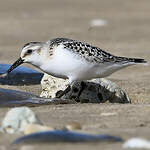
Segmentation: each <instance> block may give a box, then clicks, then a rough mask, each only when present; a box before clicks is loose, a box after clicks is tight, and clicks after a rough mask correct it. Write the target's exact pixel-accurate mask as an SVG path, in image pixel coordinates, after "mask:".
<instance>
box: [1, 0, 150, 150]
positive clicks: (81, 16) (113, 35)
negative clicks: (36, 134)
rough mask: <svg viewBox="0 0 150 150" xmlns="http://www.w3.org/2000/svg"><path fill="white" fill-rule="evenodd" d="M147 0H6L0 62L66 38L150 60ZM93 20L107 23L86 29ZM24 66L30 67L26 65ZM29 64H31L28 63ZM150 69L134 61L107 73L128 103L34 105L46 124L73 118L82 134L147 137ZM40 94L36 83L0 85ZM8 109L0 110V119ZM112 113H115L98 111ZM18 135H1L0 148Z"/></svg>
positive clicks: (85, 146)
mask: <svg viewBox="0 0 150 150" xmlns="http://www.w3.org/2000/svg"><path fill="white" fill-rule="evenodd" d="M149 6H150V1H148V0H142V1H141V0H126V1H123V0H110V1H106V0H99V1H98V0H75V1H73V0H41V1H40V0H31V1H21V0H13V1H11V0H5V1H1V2H0V63H12V62H14V61H15V60H16V59H17V58H18V57H19V54H20V50H21V47H22V46H23V44H25V43H27V42H29V41H46V40H48V39H51V38H55V37H68V38H73V39H78V40H81V41H85V42H88V43H91V44H93V45H96V46H98V47H101V48H103V49H106V50H108V51H109V52H111V53H113V54H115V55H121V56H130V57H141V58H145V59H146V60H147V61H149V59H150V48H149V47H150V46H149V41H150V29H149V27H150V19H149V16H150V7H149ZM93 19H104V20H106V21H108V24H107V25H106V26H101V27H94V28H90V21H91V20H93ZM89 28H90V29H89ZM26 66H28V65H26ZM30 67H32V66H30ZM149 77H150V70H149V66H143V65H137V66H132V67H129V68H126V69H124V70H121V71H119V72H117V73H115V74H113V75H112V76H110V77H109V79H111V80H112V81H115V82H116V83H117V84H118V85H119V86H120V87H122V88H123V89H124V90H125V91H127V93H128V94H129V96H130V98H131V100H132V104H122V105H120V104H74V105H57V106H42V107H37V108H32V109H33V110H34V111H35V112H36V113H37V114H38V115H39V117H40V118H41V120H42V121H43V122H44V123H45V124H46V125H51V126H54V127H55V126H57V127H58V126H60V127H61V126H63V125H64V124H66V123H67V122H69V121H77V122H79V123H81V125H82V126H83V132H89V133H111V134H113V135H119V136H122V137H123V138H125V139H128V138H129V137H144V138H148V139H150V134H149V127H150V117H149V115H150V80H149ZM0 87H3V88H9V89H17V90H22V91H27V92H32V93H34V94H37V95H39V93H40V91H41V88H40V85H36V86H35V85H34V86H21V87H20V86H0ZM8 110H9V108H5V109H0V121H1V120H2V118H3V117H4V115H5V113H6V112H7V111H8ZM105 112H116V114H115V115H113V116H101V113H105ZM18 136H19V135H11V136H10V135H3V134H0V137H1V140H0V145H1V146H0V149H5V146H6V145H8V144H9V143H11V142H12V140H13V139H15V138H16V137H18ZM121 147H122V144H110V143H109V144H102V143H99V144H76V145H74V144H51V145H43V146H39V145H37V146H33V147H23V148H22V149H27V148H28V149H55V150H56V149H62V150H67V149H68V150H73V149H86V150H87V149H89V150H90V149H107V150H108V149H116V150H117V149H118V150H120V149H121Z"/></svg>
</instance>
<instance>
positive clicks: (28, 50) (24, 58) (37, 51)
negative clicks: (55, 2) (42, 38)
mask: <svg viewBox="0 0 150 150" xmlns="http://www.w3.org/2000/svg"><path fill="white" fill-rule="evenodd" d="M42 47H43V43H42V42H30V43H27V44H25V45H24V46H23V48H22V51H21V55H20V57H19V59H18V60H17V61H15V62H14V63H13V65H12V66H11V67H10V68H9V69H8V71H7V73H10V72H11V71H12V70H14V69H15V68H16V67H18V66H20V65H21V64H23V63H30V64H33V65H35V66H39V65H40V58H41V57H40V55H41V49H42Z"/></svg>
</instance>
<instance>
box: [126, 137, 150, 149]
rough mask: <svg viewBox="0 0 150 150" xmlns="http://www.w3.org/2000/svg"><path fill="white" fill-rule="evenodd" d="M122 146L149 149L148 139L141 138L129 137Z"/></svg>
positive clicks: (149, 142)
mask: <svg viewBox="0 0 150 150" xmlns="http://www.w3.org/2000/svg"><path fill="white" fill-rule="evenodd" d="M123 148H134V149H135V148H138V149H139V148H141V149H150V141H148V140H145V139H142V138H131V139H129V140H127V141H126V142H125V143H124V144H123Z"/></svg>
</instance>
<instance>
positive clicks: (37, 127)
mask: <svg viewBox="0 0 150 150" xmlns="http://www.w3.org/2000/svg"><path fill="white" fill-rule="evenodd" d="M53 130H55V129H54V128H52V127H49V126H42V125H39V124H29V125H27V126H26V128H25V130H24V134H31V133H35V132H41V131H53Z"/></svg>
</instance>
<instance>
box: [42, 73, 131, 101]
mask: <svg viewBox="0 0 150 150" xmlns="http://www.w3.org/2000/svg"><path fill="white" fill-rule="evenodd" d="M84 84H85V88H84V90H83V91H82V93H81V95H80V97H79V101H80V102H82V103H84V102H90V103H104V102H106V101H109V102H111V103H129V102H130V99H129V97H128V95H127V94H126V93H125V92H124V91H123V90H122V89H121V88H120V87H119V86H118V85H117V84H115V83H114V82H111V81H110V80H106V79H103V78H102V79H93V80H90V81H84ZM41 85H42V93H41V95H40V96H41V97H46V98H49V97H55V95H56V93H57V92H59V91H60V89H61V88H62V89H61V90H64V89H65V88H66V87H67V85H68V81H67V80H63V79H59V78H55V77H51V76H50V75H47V74H45V75H44V77H43V79H42V81H41ZM81 88H82V86H81V82H80V81H78V82H74V83H73V85H72V88H71V91H70V92H68V93H67V94H66V95H64V96H63V97H62V98H63V99H76V97H77V95H78V93H79V91H80V90H81Z"/></svg>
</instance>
